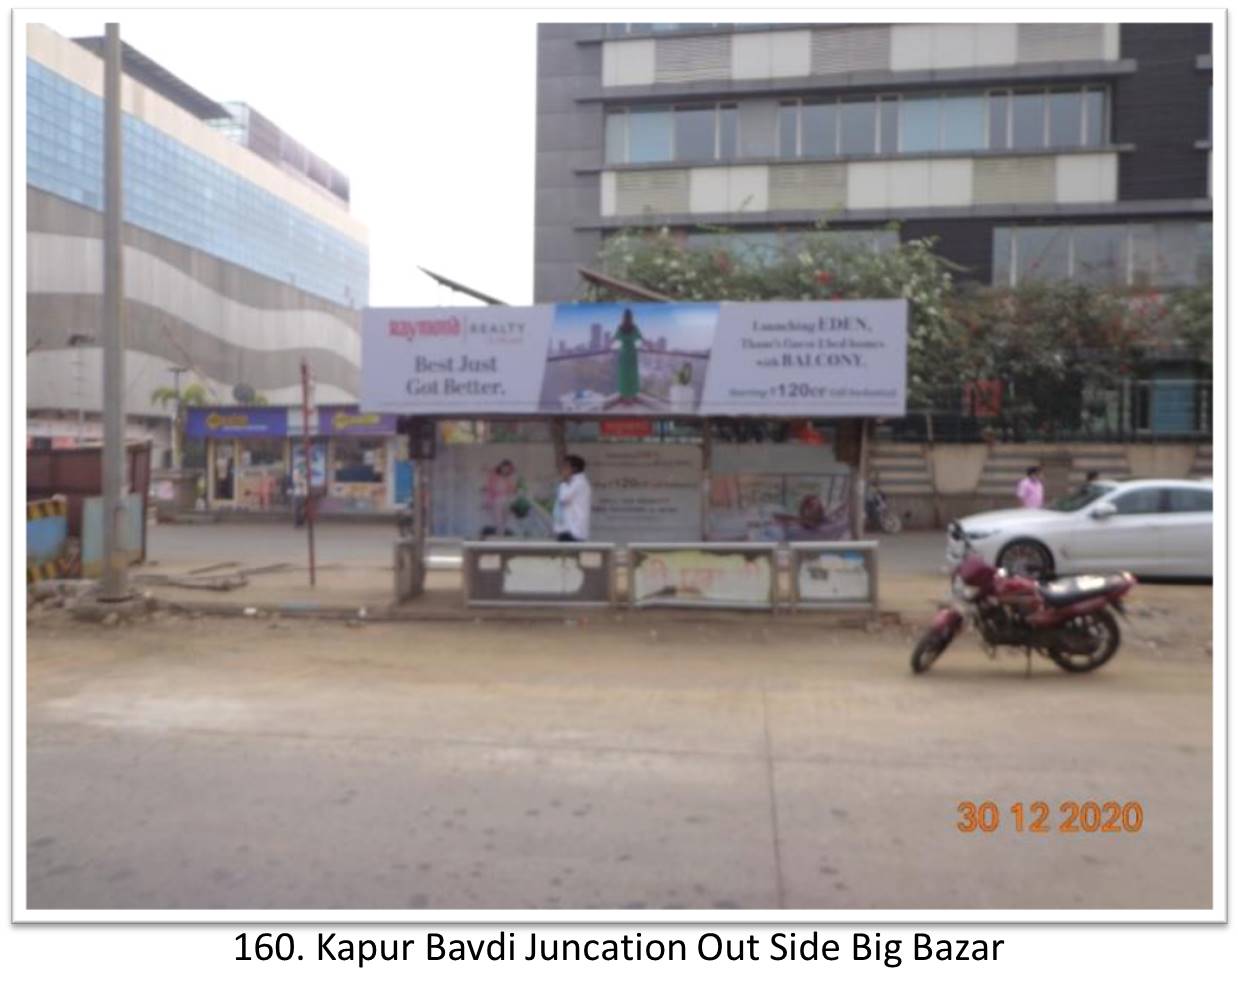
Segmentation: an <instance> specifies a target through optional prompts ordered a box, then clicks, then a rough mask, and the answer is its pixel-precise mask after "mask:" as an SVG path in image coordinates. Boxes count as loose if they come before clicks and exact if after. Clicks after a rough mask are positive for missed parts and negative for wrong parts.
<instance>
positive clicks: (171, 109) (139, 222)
mask: <svg viewBox="0 0 1238 996" xmlns="http://www.w3.org/2000/svg"><path fill="white" fill-rule="evenodd" d="M26 43H27V50H26V208H27V210H26V215H27V224H26V229H27V230H26V250H27V251H26V263H27V280H26V305H27V307H26V311H27V329H26V331H27V343H28V349H30V352H29V355H28V357H27V401H28V415H29V418H30V421H31V425H32V426H36V425H37V427H38V428H37V431H36V430H35V429H33V428H32V429H31V433H32V442H33V443H35V444H40V443H41V442H46V439H47V438H51V439H55V440H60V441H62V442H63V441H64V440H66V439H76V440H77V441H83V442H90V441H92V440H93V439H94V438H95V437H97V435H98V412H99V410H100V404H101V398H100V397H99V395H100V387H101V374H100V370H101V358H100V355H99V348H98V341H99V337H100V333H101V329H100V327H99V326H100V318H101V312H102V308H101V288H102V243H101V241H100V240H101V235H102V210H103V100H102V92H103V62H102V59H101V58H100V55H99V53H100V52H101V51H102V41H101V39H98V38H91V39H78V40H71V39H68V38H63V37H61V36H59V35H57V34H55V33H54V32H52V31H50V30H49V29H47V28H46V27H44V26H41V25H30V26H28V28H27V31H26ZM123 62H124V73H125V80H124V86H123V88H122V111H123V119H122V131H123V169H124V220H125V222H126V226H125V232H124V238H125V249H126V251H125V325H126V328H125V331H126V382H127V385H126V386H127V392H126V399H125V400H126V409H127V411H128V412H129V414H130V429H131V432H133V433H135V434H136V435H137V437H138V438H151V439H153V440H154V442H155V443H156V445H157V446H160V445H166V443H167V441H168V438H169V426H170V422H171V414H172V413H171V408H170V407H169V406H165V405H163V404H161V403H159V402H158V401H157V400H156V398H157V395H158V392H159V391H160V389H162V388H170V387H174V386H175V385H176V384H177V383H180V385H181V386H182V387H183V386H184V385H185V384H186V383H198V384H200V385H202V386H203V388H204V389H205V390H206V391H207V395H208V397H209V398H210V399H211V401H212V402H213V403H219V404H226V403H229V402H232V401H233V400H234V399H241V398H251V397H253V396H261V397H262V398H263V399H265V400H266V401H268V402H270V403H272V404H291V403H295V402H297V401H299V397H300V391H301V371H300V364H301V360H302V359H306V360H308V361H309V364H310V367H311V371H312V375H313V377H314V380H315V382H316V384H317V387H316V400H317V401H318V402H319V403H325V404H331V403H335V404H346V403H349V402H352V401H355V400H356V395H357V390H358V383H359V376H360V333H359V329H360V309H361V308H362V307H364V306H365V305H366V304H367V303H368V298H369V248H368V237H367V233H366V229H365V226H364V225H363V224H361V223H360V222H359V221H358V220H357V219H356V218H354V217H353V216H352V215H351V214H350V212H349V202H348V197H349V185H348V179H347V177H346V176H344V174H343V173H341V172H340V171H339V170H337V169H335V168H334V167H332V166H330V165H329V164H328V163H326V161H325V160H323V159H322V158H321V157H319V156H317V155H315V154H314V153H312V152H310V151H309V150H308V149H306V148H305V147H304V146H302V145H300V144H299V143H296V142H294V141H293V140H292V139H291V138H290V137H289V136H287V135H286V134H285V133H283V132H282V131H280V129H278V128H277V127H276V126H275V125H274V124H273V123H272V122H271V121H270V120H269V119H267V118H264V117H262V116H261V115H258V114H257V113H256V112H252V111H251V110H250V109H249V108H248V107H246V106H245V105H240V104H227V105H225V104H222V103H218V102H216V101H214V100H212V99H211V98H209V97H207V96H205V95H204V94H202V93H200V92H199V91H197V90H195V89H194V88H193V87H191V86H190V85H189V84H187V83H186V82H184V81H183V80H180V79H179V78H177V77H176V76H174V75H173V74H172V73H170V72H169V71H168V70H166V69H164V68H163V67H162V66H160V65H159V64H157V63H155V62H154V61H153V60H152V59H150V58H149V57H147V56H146V55H144V54H143V53H141V52H139V51H137V50H135V49H133V48H131V47H129V46H127V45H126V46H124V48H123Z"/></svg>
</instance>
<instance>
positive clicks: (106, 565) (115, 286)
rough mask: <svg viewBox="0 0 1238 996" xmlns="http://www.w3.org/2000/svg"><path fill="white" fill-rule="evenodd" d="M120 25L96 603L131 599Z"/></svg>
mask: <svg viewBox="0 0 1238 996" xmlns="http://www.w3.org/2000/svg"><path fill="white" fill-rule="evenodd" d="M120 81H121V55H120V25H119V24H116V23H109V24H108V25H107V35H106V40H105V44H104V50H103V105H104V111H103V581H102V584H101V586H100V589H99V597H100V598H101V599H104V600H113V601H115V600H120V599H123V598H126V597H128V594H129V578H128V573H129V568H128V553H127V551H126V550H125V545H124V542H123V529H124V525H125V506H124V492H125V476H126V475H125V395H124V390H125V341H124V299H125V292H124V271H123V261H124V256H123V250H122V242H121V237H122V228H121V219H122V217H123V216H122V213H121V192H122V185H121V109H120Z"/></svg>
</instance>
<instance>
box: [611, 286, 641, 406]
mask: <svg viewBox="0 0 1238 996" xmlns="http://www.w3.org/2000/svg"><path fill="white" fill-rule="evenodd" d="M615 338H616V339H618V340H619V363H618V367H619V400H620V401H635V400H636V398H637V395H639V394H640V357H639V356H638V355H637V352H636V344H637V342H639V341H641V339H642V338H643V337H642V336H641V334H640V329H639V328H637V327H636V322H634V321H633V320H632V311H631V309H630V308H625V309H624V310H623V321H622V322H620V323H619V328H617V329H616V330H615Z"/></svg>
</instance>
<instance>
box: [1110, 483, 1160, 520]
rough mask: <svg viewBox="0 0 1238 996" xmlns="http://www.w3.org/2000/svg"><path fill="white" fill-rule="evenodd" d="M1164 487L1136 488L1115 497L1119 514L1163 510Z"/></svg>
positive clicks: (1147, 512) (1140, 513)
mask: <svg viewBox="0 0 1238 996" xmlns="http://www.w3.org/2000/svg"><path fill="white" fill-rule="evenodd" d="M1163 494H1164V488H1136V489H1135V490H1134V491H1127V492H1126V493H1125V494H1122V495H1119V496H1118V497H1117V498H1114V499H1113V506H1114V508H1116V509H1117V510H1118V515H1151V514H1153V513H1155V512H1159V511H1160V510H1161V506H1162V503H1161V497H1162V495H1163Z"/></svg>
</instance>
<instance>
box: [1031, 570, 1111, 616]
mask: <svg viewBox="0 0 1238 996" xmlns="http://www.w3.org/2000/svg"><path fill="white" fill-rule="evenodd" d="M1129 584H1130V579H1129V578H1127V577H1126V575H1125V574H1106V575H1104V576H1103V577H1102V576H1100V575H1097V574H1081V575H1080V576H1079V577H1074V578H1063V579H1062V580H1060V581H1051V582H1049V583H1048V584H1045V585H1041V589H1040V590H1041V594H1042V595H1043V596H1044V600H1045V604H1046V605H1050V606H1053V607H1054V608H1060V607H1061V606H1063V605H1072V604H1073V603H1075V602H1082V601H1085V600H1086V599H1089V598H1097V597H1100V596H1104V595H1109V594H1111V593H1113V592H1115V591H1120V590H1121V589H1122V588H1124V587H1126V586H1127V585H1129Z"/></svg>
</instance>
